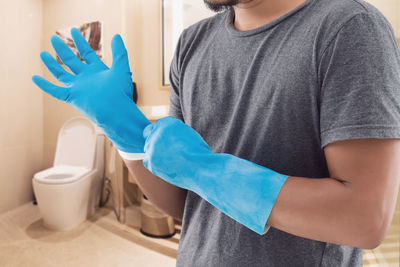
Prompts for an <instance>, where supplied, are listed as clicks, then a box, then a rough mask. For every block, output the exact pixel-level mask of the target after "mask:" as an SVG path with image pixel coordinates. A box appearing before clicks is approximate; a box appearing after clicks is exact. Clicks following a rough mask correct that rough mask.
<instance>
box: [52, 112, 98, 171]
mask: <svg viewBox="0 0 400 267" xmlns="http://www.w3.org/2000/svg"><path fill="white" fill-rule="evenodd" d="M95 150H96V129H95V127H94V125H93V123H92V122H90V121H89V120H88V119H86V118H84V117H75V118H72V119H70V120H68V121H67V122H66V123H64V125H63V126H62V128H61V130H60V132H59V133H58V139H57V148H56V155H55V158H54V166H58V165H70V166H82V167H86V168H88V169H92V168H93V164H94V158H95Z"/></svg>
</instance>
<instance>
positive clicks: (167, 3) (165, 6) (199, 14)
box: [160, 0, 215, 89]
mask: <svg viewBox="0 0 400 267" xmlns="http://www.w3.org/2000/svg"><path fill="white" fill-rule="evenodd" d="M160 6H161V8H160V10H161V64H160V65H161V67H160V71H161V75H160V77H161V81H160V84H161V88H162V89H169V84H170V83H169V67H170V64H171V61H172V58H173V55H174V52H175V48H176V45H177V42H178V39H179V36H180V35H181V33H182V31H183V30H184V29H185V28H187V27H188V26H190V25H192V24H194V23H196V22H198V21H200V20H202V19H205V18H207V17H211V16H213V15H215V13H214V12H212V11H211V10H209V9H207V8H206V6H205V4H204V3H203V1H198V0H196V1H194V0H160Z"/></svg>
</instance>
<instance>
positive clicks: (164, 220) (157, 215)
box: [140, 195, 175, 238]
mask: <svg viewBox="0 0 400 267" xmlns="http://www.w3.org/2000/svg"><path fill="white" fill-rule="evenodd" d="M140 214H141V227H140V232H141V233H142V234H144V235H146V236H150V237H156V238H169V237H172V236H173V235H174V234H175V222H174V219H173V218H172V217H171V216H169V215H166V214H164V213H162V212H161V211H160V210H158V209H157V208H156V207H155V206H154V205H153V204H152V203H151V202H150V200H148V199H147V197H146V196H145V195H143V199H142V203H141V207H140Z"/></svg>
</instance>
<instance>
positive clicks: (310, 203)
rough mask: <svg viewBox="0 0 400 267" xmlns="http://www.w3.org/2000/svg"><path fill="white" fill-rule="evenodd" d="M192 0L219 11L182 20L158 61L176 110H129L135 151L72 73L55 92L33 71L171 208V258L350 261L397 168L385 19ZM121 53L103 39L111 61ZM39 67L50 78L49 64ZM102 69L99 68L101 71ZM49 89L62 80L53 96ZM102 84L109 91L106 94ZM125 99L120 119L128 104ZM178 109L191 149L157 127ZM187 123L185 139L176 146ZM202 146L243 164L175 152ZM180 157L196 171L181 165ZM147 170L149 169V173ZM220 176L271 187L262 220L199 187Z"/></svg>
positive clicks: (370, 244)
mask: <svg viewBox="0 0 400 267" xmlns="http://www.w3.org/2000/svg"><path fill="white" fill-rule="evenodd" d="M205 3H206V5H207V6H208V7H209V8H211V9H213V10H215V11H222V12H220V13H218V14H216V15H215V16H214V17H212V18H209V19H205V20H203V21H200V22H199V23H196V24H195V25H193V26H191V27H189V28H187V29H185V31H184V32H183V33H182V35H181V37H180V39H179V42H178V46H177V49H176V53H175V56H174V59H173V61H172V64H171V73H170V80H171V104H170V114H171V115H172V116H173V117H174V118H175V119H169V120H163V121H162V122H160V123H158V124H153V125H150V126H149V125H148V122H146V120H145V119H140V121H141V122H140V123H141V125H142V126H143V127H146V128H145V130H144V136H145V137H146V141H145V144H144V151H145V154H146V158H145V162H144V163H142V161H138V160H136V161H135V160H129V156H126V154H124V151H127V152H134V151H140V150H135V149H134V148H130V149H126V147H125V144H127V143H129V142H128V141H127V140H128V139H129V138H130V137H129V136H130V135H128V134H124V135H122V134H119V135H118V134H117V133H116V132H117V131H116V130H115V129H120V128H118V127H122V126H120V125H119V126H114V125H113V123H112V122H108V121H110V119H108V118H107V119H105V118H104V116H100V117H98V116H97V115H96V114H100V113H102V112H103V111H101V110H100V109H94V108H93V109H92V108H88V106H93V105H94V104H91V103H90V105H89V104H88V103H89V100H88V99H89V98H85V97H78V94H74V90H75V91H79V90H78V89H80V86H81V84H84V83H83V82H82V83H81V84H79V86H74V81H72V78H71V81H70V80H68V81H67V82H66V84H72V87H71V88H72V89H74V90H70V92H69V93H67V91H65V90H64V89H63V88H55V87H54V86H53V87H50V85H49V84H47V83H46V82H44V81H43V80H40V79H39V78H36V79H35V78H34V81H35V82H36V83H37V84H38V85H39V86H40V87H41V88H42V89H43V90H45V91H47V92H50V93H52V95H54V96H56V97H57V98H59V99H62V100H64V101H67V102H68V103H71V104H73V105H74V106H76V107H79V110H81V111H82V113H84V114H85V115H87V116H88V117H89V118H92V117H93V118H95V119H92V120H93V121H96V122H98V125H103V126H104V125H105V124H106V126H105V127H104V129H106V134H107V136H109V137H110V139H112V140H113V142H114V144H116V146H117V148H118V149H119V150H120V151H122V152H121V155H122V156H126V157H125V162H126V164H127V166H128V168H129V170H130V172H131V173H132V174H133V175H134V176H135V177H136V179H137V181H138V183H139V185H140V187H141V188H142V190H143V192H144V194H145V195H146V196H147V197H148V198H149V199H150V200H151V201H152V202H153V203H154V204H155V205H156V206H157V207H158V208H159V209H161V210H163V211H164V212H166V213H168V214H170V215H172V216H174V217H175V218H179V219H181V218H182V219H183V224H182V233H181V239H180V244H179V252H178V258H177V266H361V265H362V248H368V249H371V248H374V247H376V246H378V245H379V244H380V243H381V241H382V240H383V238H384V236H385V233H386V231H387V229H388V227H389V225H390V222H391V219H392V216H393V210H394V207H395V202H396V198H397V194H398V188H399V181H400V170H399V167H398V165H399V164H398V163H399V162H400V141H399V140H398V138H400V53H399V49H398V47H397V45H396V43H395V37H394V33H393V30H392V28H391V26H390V24H389V23H388V21H387V20H386V19H385V18H384V17H383V15H382V14H381V13H380V12H379V11H378V10H377V9H376V8H374V7H373V6H371V5H370V4H368V3H366V2H364V1H362V0H306V1H304V0H295V1H294V0H246V1H245V0H243V1H240V0H236V1H234V0H206V1H205ZM75 39H76V40H75V42H77V41H78V42H79V40H78V37H76V38H75ZM53 45H54V43H53ZM115 46H118V44H117V45H115ZM55 48H56V51H57V44H56V45H55ZM83 50H84V49H82V51H83ZM82 51H80V53H81V54H83V55H85V54H89V53H84V52H82ZM57 52H58V53H62V51H61V50H60V51H57ZM42 58H43V57H42ZM64 58H65V61H69V60H70V57H67V56H65V57H64ZM83 58H85V56H83ZM121 58H122V59H121ZM123 58H124V56H121V54H120V55H118V52H116V53H115V57H114V62H117V63H115V65H118V62H122V61H124V59H123ZM62 59H63V58H62ZM85 60H86V59H85ZM87 61H88V62H89V63H90V62H91V61H94V59H93V58H89V57H88V60H87ZM44 62H45V64H46V59H44ZM49 62H50V61H49V60H47V64H46V65H47V66H48V68H49V69H50V70H51V69H52V68H51V67H50V63H49ZM76 64H78V63H76ZM120 64H122V63H120ZM124 64H125V65H126V64H127V61H126V62H125V63H124ZM89 66H90V64H89ZM70 68H71V67H70ZM81 69H83V67H79V68H78V69H76V71H75V73H80V72H81ZM112 69H114V63H113V68H112ZM116 69H118V68H116ZM120 70H122V69H121V68H120ZM125 70H127V68H125ZM52 72H53V74H55V76H56V77H57V76H59V77H60V73H61V72H60V70H59V69H58V70H57V71H55V68H54V67H53V71H52ZM89 72H91V70H90V71H87V72H85V71H82V73H84V74H86V73H89ZM116 72H117V71H115V73H116ZM120 72H121V73H122V71H120ZM125 72H127V71H125ZM110 75H111V74H110ZM61 76H62V77H63V79H64V80H65V74H63V75H61ZM101 77H102V78H104V80H105V81H108V80H107V77H108V76H107V75H103V76H101ZM68 79H69V78H68ZM76 79H78V80H79V79H80V78H79V76H77V78H76ZM93 80H94V79H91V80H90V81H91V86H92V87H93V86H94V85H93V84H94V82H93ZM117 80H118V79H115V80H114V81H117ZM111 84H112V83H111V82H110V86H109V87H111ZM127 84H128V83H127ZM96 86H97V85H96ZM96 86H94V87H96ZM103 87H104V86H103ZM96 88H97V87H96ZM99 88H100V87H99ZM56 89H57V90H58V91H57V92H62V93H57V95H56V93H55V90H56ZM82 91H83V90H82ZM110 91H111V90H110ZM71 96H73V97H71ZM108 97H110V99H111V100H110V101H111V102H113V101H114V100H113V97H114V96H113V95H112V94H111V93H110V94H109V95H108ZM81 99H84V100H85V101H83V100H81ZM78 100H79V101H78ZM96 101H101V97H100V96H99V97H98V98H97V99H96ZM115 103H116V100H115ZM103 104H104V105H106V103H105V102H104V103H103ZM88 110H89V111H90V112H89V111H88ZM129 112H132V116H131V117H132V118H133V117H134V115H133V114H134V113H135V112H136V113H137V111H136V110H135V111H128V113H129ZM136 113H135V114H136ZM93 114H94V115H93ZM124 114H125V113H121V115H120V116H125V115H124ZM95 115H96V116H95ZM179 120H181V121H183V122H184V123H185V124H186V125H189V126H190V127H191V128H192V129H194V130H195V131H196V132H197V133H198V134H199V135H200V136H201V137H202V138H204V140H205V143H206V144H205V143H201V141H195V142H197V143H196V144H198V145H197V146H195V147H196V149H194V150H190V153H189V152H188V153H186V154H184V153H183V154H182V153H181V152H180V151H181V150H182V151H186V149H187V148H188V147H190V142H191V140H193V139H196V138H197V137H196V136H195V135H194V134H193V136H190V135H191V134H192V133H191V132H190V129H188V128H184V127H183V126H177V128H175V129H179V131H178V130H175V131H170V133H169V135H168V131H161V130H160V131H157V130H158V129H159V128H160V127H161V126H159V125H162V124H168V123H169V121H173V122H172V124H176V125H178V124H177V123H176V121H179ZM105 121H107V123H104V122H105ZM146 125H147V126H146ZM179 127H180V128H179ZM109 128H112V131H111V130H108V129H109ZM161 128H162V127H161ZM146 129H147V130H146ZM134 132H135V131H134V130H132V131H131V133H134ZM182 133H183V134H182ZM186 134H188V135H189V136H190V138H189V140H188V141H187V143H182V144H183V145H182V144H181V143H180V142H186V141H185V140H184V139H185V138H186V136H187V135H186ZM116 135H118V137H115V136H116ZM131 135H132V134H131ZM174 135H175V139H174ZM160 136H161V137H160ZM167 137H168V138H167ZM154 140H156V141H154ZM162 140H168V142H164V143H163V142H162ZM182 140H183V141H182ZM175 143H179V146H178V145H175ZM207 145H209V146H210V148H211V149H212V153H215V154H213V155H216V156H215V157H214V158H218V156H219V155H223V153H225V155H231V157H234V158H235V160H236V159H239V158H240V159H244V160H246V162H247V163H245V162H244V161H235V162H238V164H239V165H240V167H241V166H246V167H245V168H238V169H237V168H235V166H234V165H229V166H228V165H224V164H221V165H218V164H217V163H215V162H218V159H217V160H216V161H215V162H214V160H208V161H205V162H202V163H201V164H200V163H199V164H197V163H196V160H193V161H186V157H183V156H182V155H186V156H187V155H194V154H196V151H199V150H201V149H202V148H204V149H205V150H204V151H203V150H201V153H203V154H202V155H206V156H205V157H206V158H208V159H210V158H213V157H210V156H208V154H207V153H209V152H208V151H207V148H206V146H207ZM127 146H128V145H127ZM138 146H140V144H139V145H138ZM160 146H161V147H162V148H159V147H160ZM132 147H133V145H132ZM177 147H179V149H178V148H177ZM157 149H158V150H160V149H161V150H162V152H160V151H161V150H160V151H156V150H157ZM160 154H165V155H167V156H168V158H167V156H164V157H161V156H160ZM160 157H161V159H162V160H158V159H160ZM188 157H189V156H188ZM214 158H213V159H214ZM196 159H199V157H197V158H196ZM181 161H183V162H184V163H185V164H186V168H183V167H182V166H181V165H180V164H181V163H180V162H181ZM166 162H167V163H168V164H166ZM250 163H252V164H254V165H251V166H265V167H267V168H270V169H271V170H274V171H275V172H277V173H280V174H286V175H283V176H276V177H280V178H282V179H281V181H282V184H281V185H280V186H279V187H277V188H278V190H275V189H273V186H271V187H269V186H265V187H261V188H256V187H255V186H252V185H248V184H246V181H249V184H250V181H253V180H251V179H253V176H251V175H249V176H248V177H246V176H243V175H242V173H241V169H247V168H250V167H249V166H250V165H246V164H250ZM143 164H144V165H143ZM196 164H197V165H196ZM241 164H243V165H241ZM167 165H169V166H167ZM200 165H201V166H200ZM203 165H205V166H206V167H205V169H204V167H202V166H203ZM214 165H215V166H216V168H214V169H213V168H210V166H214ZM193 166H194V167H193ZM181 167H182V168H181ZM192 167H193V168H194V169H195V170H196V171H193V174H188V173H187V172H190V171H191V168H192ZM202 168H203V169H202ZM260 168H261V167H260ZM220 169H222V170H223V171H220ZM197 170H199V171H197ZM204 170H208V172H205V171H204ZM210 170H213V171H215V172H217V173H218V176H216V177H213V174H212V171H210ZM171 172H172V174H171V175H168V173H171ZM182 172H186V173H185V175H182V177H184V178H185V179H188V180H190V181H194V180H195V179H194V178H193V180H191V179H192V177H191V175H192V176H196V175H198V173H201V175H200V177H197V178H196V179H197V181H198V180H202V179H203V178H204V179H209V178H210V177H212V178H213V179H210V183H209V185H210V184H211V185H215V186H214V187H212V186H210V188H208V189H207V186H203V187H201V186H200V185H198V184H200V182H199V183H198V184H195V185H194V186H193V185H187V184H185V185H182V184H181V182H176V183H175V180H173V179H172V178H171V177H175V176H177V177H179V176H180V175H181V173H182ZM158 173H160V175H159V176H160V177H162V179H160V178H159V177H158V176H157V175H154V174H158ZM226 176H232V177H233V178H237V183H236V182H235V180H234V179H233V180H229V181H230V182H229V183H226V184H225V187H229V190H231V192H235V193H232V194H231V198H232V199H233V200H232V201H233V202H234V200H235V199H236V198H240V197H241V196H237V195H240V190H243V191H244V192H246V193H245V196H247V197H248V198H249V199H253V193H254V194H258V193H259V192H260V190H261V191H264V192H266V193H269V192H276V195H277V196H276V199H275V198H274V199H271V202H272V203H273V208H272V210H271V211H270V212H269V213H268V217H267V218H268V221H267V223H266V225H265V226H266V229H267V226H270V228H269V230H268V231H262V233H261V231H254V229H253V231H252V228H251V227H246V226H248V225H246V222H247V221H246V218H245V219H244V220H241V219H242V218H239V217H240V216H237V217H235V216H234V215H232V213H230V212H229V211H232V210H234V208H235V207H234V206H235V205H230V204H232V203H229V200H227V199H224V201H220V202H224V203H222V204H223V205H222V204H221V203H219V202H218V201H213V200H214V198H212V197H210V193H209V191H212V190H217V189H218V190H217V192H220V193H221V194H222V195H223V194H224V192H225V191H227V190H224V187H223V186H221V185H220V184H218V183H219V182H220V181H224V179H225V178H226ZM271 177H272V176H271ZM169 178H171V179H170V180H168V179H169ZM163 179H164V180H165V181H164V180H163ZM185 179H183V180H185ZM246 179H247V180H246ZM272 180H273V179H272V178H271V180H269V179H266V181H267V182H270V181H271V183H273V182H272ZM173 184H175V185H173ZM197 187H200V188H197ZM191 189H193V190H191ZM207 190H209V191H207ZM274 190H275V191H274ZM195 192H196V193H195ZM278 193H279V195H278ZM214 197H216V198H217V200H218V196H214ZM266 197H267V198H268V197H269V196H268V195H266ZM256 200H257V199H256ZM241 201H242V202H245V200H244V199H241ZM242 202H235V204H238V205H237V206H240V205H241V203H242ZM246 204H249V203H246ZM253 204H254V203H253ZM255 206H257V205H255ZM226 207H227V209H224V208H226ZM246 207H248V206H245V209H244V210H246ZM259 208H260V209H261V211H262V208H263V207H262V205H261V207H259ZM237 209H240V207H238V208H237ZM266 210H267V209H266V207H265V214H267V211H266ZM248 217H251V215H250V211H249V214H248ZM249 225H250V224H249ZM258 226H260V225H258ZM261 226H263V225H261Z"/></svg>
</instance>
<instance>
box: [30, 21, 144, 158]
mask: <svg viewBox="0 0 400 267" xmlns="http://www.w3.org/2000/svg"><path fill="white" fill-rule="evenodd" d="M71 35H72V38H73V40H74V43H75V45H76V48H77V49H78V51H79V54H80V56H81V57H82V58H83V59H84V60H85V62H86V64H85V63H83V62H82V61H80V60H79V59H78V57H77V56H75V54H74V53H73V52H72V51H71V49H70V48H69V47H68V46H67V45H66V44H65V43H64V42H63V41H62V40H61V39H60V38H58V37H57V36H53V37H52V38H51V43H52V45H53V48H54V50H55V51H56V52H57V54H58V56H59V57H60V59H61V60H62V61H63V63H64V64H65V65H66V66H67V67H68V68H69V69H70V70H71V71H72V72H73V73H74V74H75V75H73V74H71V73H69V72H67V71H66V70H64V69H63V67H61V66H60V64H58V62H57V61H56V60H55V59H54V58H53V57H52V56H51V55H50V54H49V53H48V52H42V53H41V54H40V57H41V59H42V61H43V63H44V64H45V65H46V67H47V69H48V70H49V71H50V72H51V73H52V74H53V75H54V77H55V78H57V79H58V80H59V81H60V82H62V83H63V84H64V85H66V86H67V87H59V86H56V85H54V84H52V83H50V82H48V81H47V80H45V79H43V78H42V77H40V76H36V75H35V76H33V77H32V80H33V82H34V83H35V84H36V85H37V86H38V87H40V88H41V89H42V90H43V91H45V92H46V93H48V94H50V95H52V96H53V97H55V98H57V99H59V100H62V101H64V102H66V103H68V104H70V105H72V106H73V107H75V108H76V109H77V110H78V111H79V112H81V113H82V114H83V115H84V116H86V117H87V118H88V119H90V120H91V121H92V122H93V123H95V124H96V125H97V126H99V127H100V128H101V129H102V130H103V131H104V133H105V135H106V136H107V137H108V138H109V139H110V140H111V141H112V142H113V144H114V146H115V147H116V148H117V149H118V150H119V151H122V152H127V153H128V155H130V154H131V153H143V146H144V138H143V135H142V133H143V129H144V128H145V127H146V126H147V125H149V124H150V121H149V120H147V118H146V117H145V116H144V115H143V113H142V112H140V110H139V109H138V107H137V106H136V104H135V103H134V102H133V100H132V95H133V84H132V78H131V75H132V73H131V71H130V69H129V62H128V55H127V51H126V49H125V46H124V43H123V41H122V38H121V36H119V35H115V36H114V38H113V39H112V42H111V46H112V54H113V63H112V67H111V68H108V67H107V66H106V65H105V64H104V63H103V62H102V61H101V60H100V58H99V57H98V56H97V55H96V53H95V52H94V51H93V50H92V48H90V46H89V44H88V43H87V42H86V40H85V39H84V37H83V36H82V35H81V33H80V32H79V30H78V29H75V28H74V29H72V30H71ZM132 155H133V156H135V155H138V154H132ZM139 158H140V155H139Z"/></svg>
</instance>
